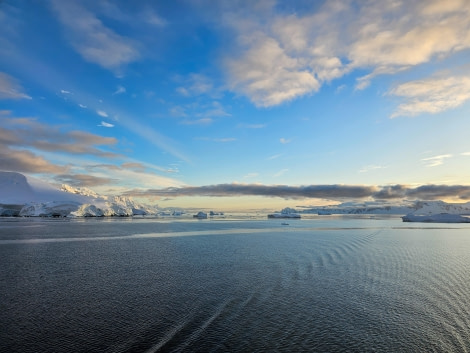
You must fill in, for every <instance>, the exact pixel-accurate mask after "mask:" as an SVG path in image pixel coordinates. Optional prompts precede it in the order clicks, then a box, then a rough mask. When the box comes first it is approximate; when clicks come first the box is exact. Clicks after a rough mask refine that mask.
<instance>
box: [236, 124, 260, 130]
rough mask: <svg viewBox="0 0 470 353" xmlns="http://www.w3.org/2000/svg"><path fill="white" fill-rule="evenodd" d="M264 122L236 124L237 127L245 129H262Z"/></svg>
mask: <svg viewBox="0 0 470 353" xmlns="http://www.w3.org/2000/svg"><path fill="white" fill-rule="evenodd" d="M266 126H267V125H266V124H238V125H237V127H239V128H245V129H264V128H265V127H266Z"/></svg>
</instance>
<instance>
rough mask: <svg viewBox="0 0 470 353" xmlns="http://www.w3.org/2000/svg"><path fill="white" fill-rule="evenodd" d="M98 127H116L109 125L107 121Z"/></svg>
mask: <svg viewBox="0 0 470 353" xmlns="http://www.w3.org/2000/svg"><path fill="white" fill-rule="evenodd" d="M98 126H102V127H114V125H113V124H110V123H107V122H106V121H102V122H101V124H99V125H98Z"/></svg>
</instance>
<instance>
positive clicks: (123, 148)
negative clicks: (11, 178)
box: [0, 0, 470, 209]
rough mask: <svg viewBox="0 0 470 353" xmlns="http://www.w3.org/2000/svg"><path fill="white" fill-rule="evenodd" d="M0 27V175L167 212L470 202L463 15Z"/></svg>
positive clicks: (181, 16) (22, 9)
mask: <svg viewBox="0 0 470 353" xmlns="http://www.w3.org/2000/svg"><path fill="white" fill-rule="evenodd" d="M0 26H1V28H2V31H1V32H0V48H1V49H0V50H1V55H0V104H1V106H0V119H1V121H2V123H1V127H0V144H1V151H0V161H1V162H0V169H2V170H8V171H17V172H21V173H24V174H27V175H31V176H35V177H39V178H41V179H44V180H47V181H49V182H51V183H55V184H61V183H67V184H71V185H73V186H81V187H88V188H91V189H93V190H96V191H98V192H101V193H105V194H122V193H124V194H126V195H129V196H134V197H146V198H150V199H151V201H155V202H158V203H159V204H160V205H161V206H162V207H172V206H181V207H199V206H200V207H212V206H215V207H219V208H225V209H236V208H247V209H248V208H249V209H251V208H279V207H281V206H283V205H286V206H295V205H315V204H321V203H333V202H340V201H345V200H350V199H354V200H401V199H414V198H424V199H436V198H439V199H445V200H453V201H466V200H467V198H468V197H470V192H469V189H468V187H467V185H468V180H469V177H470V139H469V131H470V129H469V127H470V123H469V117H470V103H469V100H470V35H469V33H470V3H469V2H468V1H466V0H462V1H459V0H448V1H432V0H428V1H400V0H394V1H372V0H370V1H314V2H311V1H301V0H300V1H289V2H282V1H278V2H276V1H271V0H266V1H257V2H252V1H242V0H240V1H204V0H202V1H196V0H194V1H190V0H187V1H171V2H168V1H158V2H157V1H137V2H129V1H104V0H103V1H87V0H84V1H59V0H51V1H21V0H15V1H13V0H11V1H9V0H6V1H2V2H0ZM169 188H170V189H169Z"/></svg>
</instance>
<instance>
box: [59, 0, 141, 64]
mask: <svg viewBox="0 0 470 353" xmlns="http://www.w3.org/2000/svg"><path fill="white" fill-rule="evenodd" d="M51 3H52V8H53V9H54V11H55V13H56V14H57V17H58V20H59V21H60V22H61V24H62V25H63V26H64V28H65V30H66V36H67V38H68V39H69V40H70V44H71V45H72V47H73V48H74V49H75V50H76V51H77V52H78V53H79V54H80V55H81V56H82V57H83V59H85V60H86V61H89V62H92V63H94V64H98V65H100V66H101V67H103V68H105V69H108V70H112V71H116V70H119V69H120V68H121V67H122V66H123V65H126V64H128V63H130V62H133V61H135V60H137V59H138V58H139V57H140V53H139V50H138V49H137V47H138V46H137V43H135V42H134V41H133V40H132V39H130V38H127V37H124V36H121V35H119V34H117V33H116V32H114V31H113V30H112V29H111V28H109V27H106V26H105V25H104V24H103V22H102V21H101V20H100V19H99V18H98V17H97V16H96V15H95V14H94V13H93V12H91V11H89V10H88V9H86V8H85V7H84V6H83V4H82V3H78V2H68V1H65V2H64V1H59V0H52V2H51Z"/></svg>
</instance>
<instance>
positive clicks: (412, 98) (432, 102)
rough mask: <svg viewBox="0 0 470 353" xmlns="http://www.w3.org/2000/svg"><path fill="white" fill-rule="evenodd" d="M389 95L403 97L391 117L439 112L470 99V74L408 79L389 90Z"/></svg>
mask: <svg viewBox="0 0 470 353" xmlns="http://www.w3.org/2000/svg"><path fill="white" fill-rule="evenodd" d="M389 94H390V95H394V96H398V97H403V98H404V100H405V102H404V103H401V104H400V105H399V106H398V107H397V109H396V111H395V112H394V113H393V114H392V116H391V117H392V118H395V117H398V116H415V115H418V114H421V113H431V114H435V113H439V112H442V111H445V110H448V109H452V108H456V107H458V106H460V105H462V104H463V103H465V102H466V101H468V100H469V99H470V76H451V77H435V78H428V79H424V80H418V81H410V82H406V83H403V84H400V85H398V86H397V87H395V88H394V89H392V90H390V92H389Z"/></svg>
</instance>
